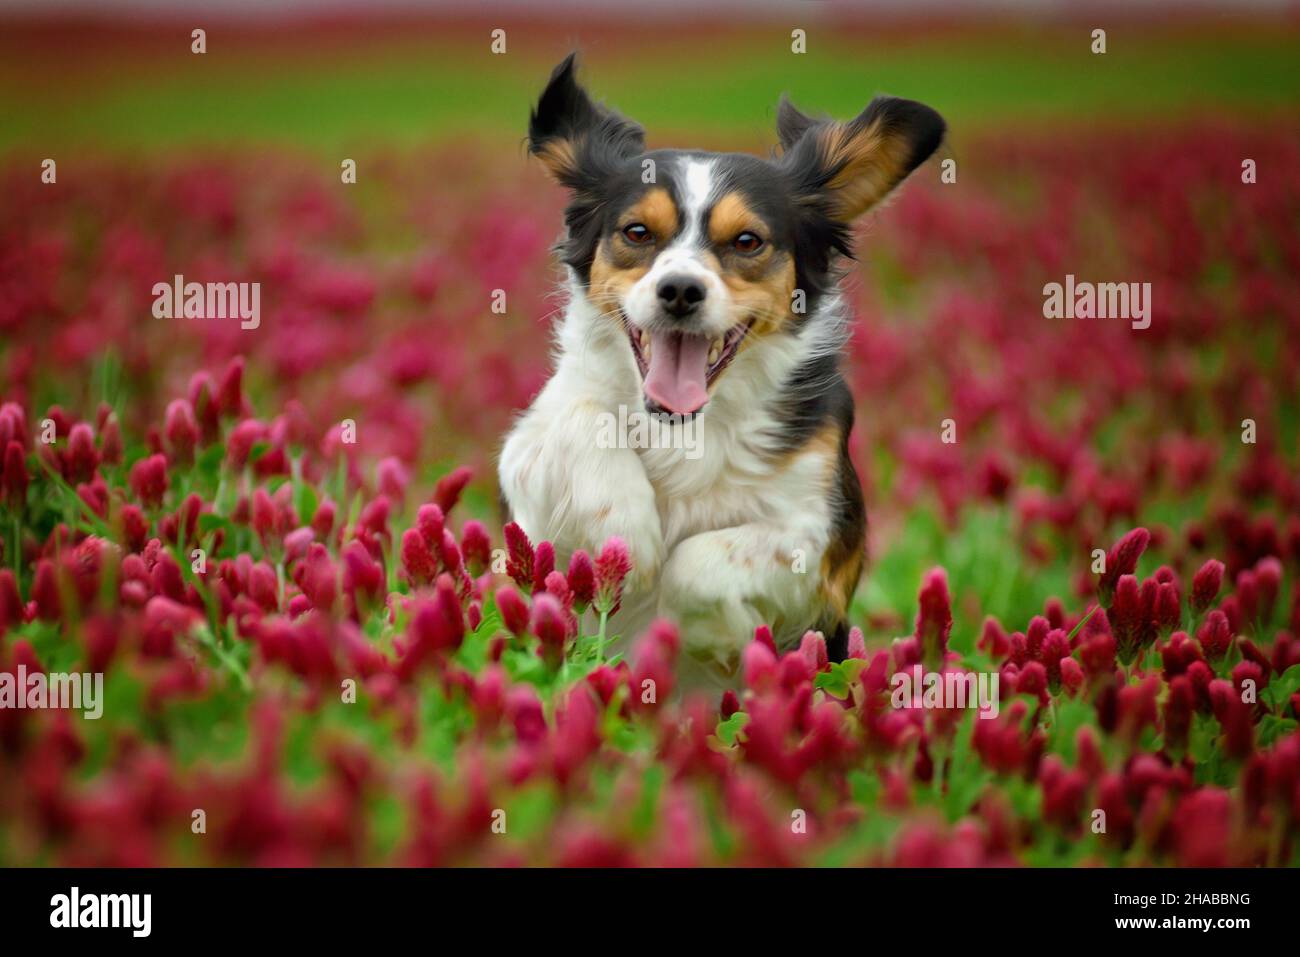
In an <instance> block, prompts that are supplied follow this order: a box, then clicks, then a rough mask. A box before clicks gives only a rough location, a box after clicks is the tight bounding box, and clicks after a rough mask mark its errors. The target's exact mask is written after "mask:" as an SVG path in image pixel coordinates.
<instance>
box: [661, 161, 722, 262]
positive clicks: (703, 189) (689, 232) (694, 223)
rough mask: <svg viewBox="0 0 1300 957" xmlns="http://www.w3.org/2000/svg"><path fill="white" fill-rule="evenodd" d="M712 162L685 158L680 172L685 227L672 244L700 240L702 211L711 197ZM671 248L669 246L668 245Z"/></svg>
mask: <svg viewBox="0 0 1300 957" xmlns="http://www.w3.org/2000/svg"><path fill="white" fill-rule="evenodd" d="M713 190H714V182H713V163H712V162H711V161H709V160H687V161H686V170H685V172H683V173H682V191H683V194H684V195H683V196H682V197H681V199H682V211H681V212H682V220H683V222H684V223H685V228H684V229H683V230H682V232H681V235H680V237H679V238H678V240H677V241H676V242H675V243H673V246H693V245H695V244H696V243H698V242H699V240H700V234H701V230H702V229H703V228H704V212H705V210H707V209H708V208H709V204H710V202H711V201H712V199H713ZM670 248H671V247H670Z"/></svg>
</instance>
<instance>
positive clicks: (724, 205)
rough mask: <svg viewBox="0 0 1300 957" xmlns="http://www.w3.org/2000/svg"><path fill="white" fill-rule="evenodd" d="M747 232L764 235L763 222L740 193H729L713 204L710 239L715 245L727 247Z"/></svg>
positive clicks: (710, 218)
mask: <svg viewBox="0 0 1300 957" xmlns="http://www.w3.org/2000/svg"><path fill="white" fill-rule="evenodd" d="M747 230H752V231H754V232H758V233H759V234H760V235H762V233H763V232H764V225H763V220H762V219H761V218H760V217H759V216H758V214H757V213H755V212H754V211H753V209H751V208H750V206H749V203H747V202H746V201H745V199H744V197H742V196H741V195H740V194H739V193H727V194H726V195H725V196H723V197H722V198H721V199H719V200H718V201H717V202H716V203H714V204H713V210H712V211H711V212H710V213H709V239H710V240H711V241H712V242H713V243H715V244H717V245H720V246H721V245H725V244H727V243H730V242H731V241H732V240H733V239H735V238H736V237H737V236H739V235H740V234H741V233H743V232H745V231H747ZM762 238H763V239H767V236H765V235H763V236H762Z"/></svg>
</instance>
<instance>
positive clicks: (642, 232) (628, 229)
mask: <svg viewBox="0 0 1300 957" xmlns="http://www.w3.org/2000/svg"><path fill="white" fill-rule="evenodd" d="M623 238H624V239H626V240H627V241H628V242H629V243H631V244H632V245H633V246H641V245H643V244H645V243H648V242H650V240H651V239H652V238H653V237H652V236H651V235H650V230H648V229H646V227H645V226H643V225H642V224H641V223H628V224H627V225H626V226H624V227H623Z"/></svg>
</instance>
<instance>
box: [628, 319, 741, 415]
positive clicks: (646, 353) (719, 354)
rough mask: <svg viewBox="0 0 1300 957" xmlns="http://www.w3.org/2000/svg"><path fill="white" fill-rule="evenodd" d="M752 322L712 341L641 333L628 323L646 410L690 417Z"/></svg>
mask: <svg viewBox="0 0 1300 957" xmlns="http://www.w3.org/2000/svg"><path fill="white" fill-rule="evenodd" d="M752 322H753V320H752V319H750V320H747V321H746V322H738V323H736V324H735V325H734V326H732V327H731V328H730V329H728V330H727V331H726V333H725V334H724V335H721V336H718V337H717V338H715V339H709V338H708V337H706V336H694V335H688V334H686V333H683V332H645V331H643V330H640V329H637V328H636V327H635V326H633V325H631V324H630V323H629V324H628V327H627V328H628V339H630V340H631V342H632V354H633V355H634V356H635V357H636V364H637V368H638V369H640V370H641V381H642V383H643V384H644V388H645V398H646V408H647V409H649V411H651V412H667V413H669V414H671V415H693V414H694V413H696V412H698V411H700V409H702V408H704V406H705V404H706V403H707V402H708V401H709V386H711V385H712V384H713V381H714V380H715V379H716V378H717V377H718V376H719V374H721V372H722V370H723V369H725V368H726V367H727V365H728V364H729V363H730V362H731V360H732V359H734V358H735V357H736V350H737V349H738V348H740V342H741V340H742V339H744V338H745V333H746V332H748V331H749V326H750V324H751V323H752Z"/></svg>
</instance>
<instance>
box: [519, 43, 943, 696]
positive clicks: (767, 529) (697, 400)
mask: <svg viewBox="0 0 1300 957" xmlns="http://www.w3.org/2000/svg"><path fill="white" fill-rule="evenodd" d="M943 135H944V123H943V120H942V119H941V118H940V117H939V115H938V114H937V113H936V112H935V111H934V110H932V109H930V108H929V107H926V106H922V105H921V104H919V103H914V102H912V101H910V100H901V99H895V98H890V97H878V98H876V99H874V100H872V101H871V103H870V104H868V106H867V107H866V109H865V110H864V111H863V112H862V113H861V115H859V116H858V117H857V118H856V119H853V120H851V121H849V122H847V123H839V122H835V121H833V120H829V119H820V118H814V117H810V116H806V115H804V114H803V113H801V112H800V111H799V110H797V109H795V107H794V106H792V105H791V104H790V103H789V102H788V101H787V100H783V101H782V102H781V104H780V106H779V108H778V112H777V136H778V140H779V144H780V148H779V151H778V152H777V154H776V155H775V156H774V157H772V158H770V159H764V158H760V157H756V156H749V155H745V154H736V153H708V152H699V151H692V150H650V151H647V150H646V147H645V141H644V136H643V132H642V130H641V128H640V127H639V126H638V125H636V124H635V123H633V122H631V121H629V120H627V119H625V118H623V117H622V116H620V115H618V114H617V113H615V112H613V111H612V110H609V109H607V108H605V107H603V106H600V105H598V104H596V103H594V102H593V101H592V99H591V98H590V97H589V96H588V95H587V93H586V92H585V91H584V90H583V89H582V88H581V87H580V86H579V85H578V84H577V82H576V80H575V78H574V58H573V57H572V56H570V57H569V58H568V59H566V60H565V61H564V62H563V63H561V64H560V66H559V67H557V68H556V70H555V72H554V73H553V74H552V76H551V79H550V83H549V84H548V85H547V87H546V89H545V91H544V92H543V93H542V96H541V99H540V100H539V101H538V103H537V106H536V109H535V110H534V111H533V113H532V118H531V123H530V125H529V130H528V138H529V140H528V143H529V151H530V152H531V153H532V155H534V156H535V157H537V158H538V159H539V160H540V161H541V163H542V165H543V166H544V167H545V168H546V169H547V171H548V172H549V173H550V175H551V176H552V177H553V178H554V179H555V180H556V181H557V182H558V183H559V184H560V185H562V186H564V187H565V188H566V189H567V190H569V192H570V195H571V200H570V202H569V205H568V208H567V210H566V212H565V217H564V220H565V230H564V234H563V238H562V240H561V242H560V247H559V248H560V252H561V255H562V258H563V261H564V263H565V265H566V267H567V275H568V304H567V308H566V310H565V313H564V318H563V320H562V322H561V323H560V325H559V329H558V351H557V356H556V364H555V372H554V374H553V375H552V377H551V379H550V381H549V382H548V383H547V384H546V386H545V388H544V389H543V390H542V391H541V393H540V394H539V395H538V396H537V398H536V399H535V400H534V402H533V404H532V405H531V407H529V409H528V410H527V411H526V412H525V413H524V414H523V415H522V416H521V417H520V418H519V419H518V421H517V422H516V423H515V425H514V427H513V429H512V430H511V431H510V433H509V435H508V436H507V438H506V442H505V446H504V448H503V449H502V453H501V458H500V465H499V473H500V474H499V477H500V483H501V489H502V494H503V498H504V500H505V503H506V506H507V508H508V510H509V513H510V515H511V517H512V518H513V519H514V520H515V521H517V522H518V523H519V524H520V526H521V527H522V528H523V529H524V531H525V532H527V533H528V535H529V536H530V537H532V538H533V539H534V540H537V539H542V538H545V539H550V540H551V541H552V542H553V543H554V544H555V546H556V550H557V552H558V553H559V554H560V555H561V556H562V557H563V556H565V555H567V554H569V553H571V552H572V551H574V550H576V549H579V548H582V549H586V550H587V551H589V552H592V553H594V552H596V551H598V550H599V548H600V546H601V545H602V544H603V543H604V542H605V540H606V539H607V538H609V537H610V536H613V535H617V536H620V537H621V538H623V539H624V540H625V541H626V542H627V544H628V546H629V548H630V550H631V553H632V557H633V561H634V563H635V567H634V570H633V575H632V577H631V578H630V579H629V585H628V589H627V591H626V592H625V597H624V603H623V611H622V612H620V615H619V617H620V618H621V621H618V622H616V624H617V625H618V627H619V631H620V633H621V634H623V635H626V636H633V635H635V634H636V631H637V630H638V629H639V628H640V627H642V626H643V625H644V624H645V623H646V622H647V621H648V620H649V619H650V618H652V617H653V616H655V615H662V616H665V617H668V618H672V619H674V620H676V621H677V622H678V623H679V624H680V625H681V627H682V637H683V647H684V650H685V651H686V652H688V654H689V658H690V659H692V660H693V661H694V662H696V663H699V664H702V665H704V666H705V669H706V670H707V671H708V672H710V673H712V674H713V675H715V676H717V677H720V678H721V679H722V680H726V679H727V678H728V677H729V676H730V675H732V674H734V671H735V669H736V666H737V664H738V662H739V658H740V651H741V650H742V649H743V647H744V645H745V643H746V642H748V641H749V640H751V639H752V637H753V633H754V629H755V627H756V626H758V625H759V624H762V623H767V624H769V625H770V626H771V627H772V630H773V633H774V634H775V636H776V638H777V641H778V644H779V645H781V646H782V647H785V646H788V645H790V644H793V643H796V642H798V640H799V638H800V637H801V636H802V635H803V634H804V632H805V631H807V630H808V629H817V630H820V631H821V632H822V633H823V634H824V635H825V636H826V638H827V641H828V644H829V647H830V651H831V654H832V657H836V656H838V657H842V656H843V654H844V650H845V647H846V643H847V634H848V625H847V615H848V609H849V603H850V601H851V600H852V598H853V593H854V590H855V589H856V587H857V584H858V579H859V577H860V576H861V574H862V568H863V563H864V559H865V541H866V513H865V509H864V507H863V499H862V490H861V487H860V484H859V481H858V477H857V474H856V473H855V471H854V468H853V464H852V462H851V461H850V458H849V453H848V438H849V430H850V429H851V428H852V426H853V399H852V397H851V395H850V394H849V390H848V387H847V386H846V385H845V383H844V380H843V379H842V378H841V375H840V371H839V367H840V357H841V353H842V351H843V348H844V345H845V342H846V340H847V338H848V335H849V322H850V318H849V316H848V315H847V313H846V310H845V305H844V302H843V300H842V299H841V296H840V293H839V290H838V286H837V283H838V279H839V272H838V267H839V265H840V263H841V262H842V260H843V259H844V258H845V257H847V256H849V255H850V254H851V252H850V224H851V223H852V222H853V221H854V220H855V219H856V218H857V217H859V216H861V215H862V214H863V213H865V212H866V211H867V210H869V209H871V208H872V207H873V206H875V205H876V204H877V203H879V202H880V201H881V200H882V199H884V197H885V196H886V195H888V194H889V192H890V191H891V190H892V189H893V188H894V187H896V186H897V185H898V184H899V183H900V182H901V181H902V180H903V179H904V178H905V177H906V176H907V175H908V174H909V173H911V172H912V171H913V170H914V169H916V167H917V166H918V165H920V164H921V163H922V162H924V161H925V159H926V158H927V157H929V156H930V155H931V154H932V153H933V152H934V151H935V149H936V148H937V147H938V146H939V143H940V141H941V140H942V138H943ZM645 416H655V417H659V419H660V421H662V422H664V423H666V424H667V425H668V426H669V427H668V428H666V429H660V430H659V435H660V437H661V439H662V438H664V436H665V435H666V436H667V437H668V439H669V440H667V441H656V442H653V443H644V442H641V443H639V442H627V441H614V442H611V441H608V440H607V436H606V440H602V439H601V435H602V433H608V430H609V427H610V426H609V423H610V422H620V423H627V422H629V421H631V420H632V419H635V418H637V417H645ZM688 426H689V427H691V428H694V429H696V430H697V434H695V436H694V442H693V443H677V442H673V441H671V435H672V431H671V430H672V429H673V428H677V429H684V428H686V427H688ZM688 446H691V447H693V451H692V448H688ZM688 451H690V452H691V454H688Z"/></svg>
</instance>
